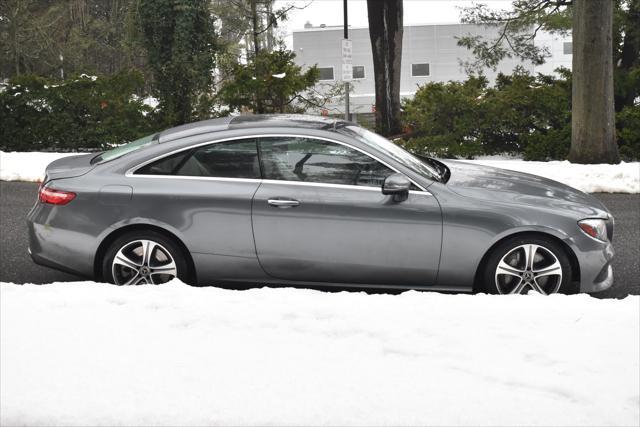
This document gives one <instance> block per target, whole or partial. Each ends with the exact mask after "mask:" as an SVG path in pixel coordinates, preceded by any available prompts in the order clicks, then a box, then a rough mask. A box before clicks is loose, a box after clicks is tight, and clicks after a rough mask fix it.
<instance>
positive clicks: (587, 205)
mask: <svg viewBox="0 0 640 427" xmlns="http://www.w3.org/2000/svg"><path fill="white" fill-rule="evenodd" d="M442 162H443V163H444V164H445V165H447V167H449V169H450V170H451V177H450V178H449V181H448V182H447V183H446V185H447V187H449V188H450V189H451V190H452V191H454V192H456V193H458V194H459V195H461V196H466V197H474V198H478V199H482V200H494V201H498V202H509V203H518V204H526V205H536V206H540V205H541V204H544V205H546V206H547V207H557V208H562V209H567V208H570V209H573V210H579V211H580V212H581V214H583V215H591V216H602V215H603V214H604V215H606V214H607V213H608V210H607V208H606V207H605V206H604V205H603V204H602V203H601V202H600V201H599V200H598V199H596V198H595V197H593V196H591V195H590V194H587V193H583V192H582V191H580V190H576V189H575V188H573V187H569V186H568V185H565V184H561V183H559V182H557V181H553V180H551V179H547V178H543V177H540V176H536V175H531V174H528V173H523V172H516V171H511V170H506V169H499V168H495V167H490V166H482V165H477V164H472V163H467V162H463V161H454V160H442ZM577 207H582V209H576V208H577Z"/></svg>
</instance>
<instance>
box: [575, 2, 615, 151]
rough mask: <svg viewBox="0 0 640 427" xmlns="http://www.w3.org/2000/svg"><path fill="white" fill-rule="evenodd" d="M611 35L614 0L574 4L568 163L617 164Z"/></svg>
mask: <svg viewBox="0 0 640 427" xmlns="http://www.w3.org/2000/svg"><path fill="white" fill-rule="evenodd" d="M612 31H613V0H575V2H574V6H573V88H572V108H571V111H572V121H571V150H570V152H569V160H570V161H571V162H575V163H619V162H620V156H619V154H618V146H617V143H616V134H615V114H614V99H613V55H612V52H613V41H612V36H613V34H612Z"/></svg>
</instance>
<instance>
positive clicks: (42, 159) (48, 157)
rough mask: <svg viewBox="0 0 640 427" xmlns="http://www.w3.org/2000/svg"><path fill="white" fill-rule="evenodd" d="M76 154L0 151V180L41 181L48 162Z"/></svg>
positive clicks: (75, 154)
mask: <svg viewBox="0 0 640 427" xmlns="http://www.w3.org/2000/svg"><path fill="white" fill-rule="evenodd" d="M78 154H79V153H39V152H30V153H22V152H16V151H12V152H4V151H0V180H2V181H36V182H38V181H42V179H43V178H44V170H45V169H46V167H47V165H48V164H49V163H51V162H53V161H54V160H58V159H60V158H62V157H67V156H77V155H78Z"/></svg>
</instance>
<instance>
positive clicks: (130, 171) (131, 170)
mask: <svg viewBox="0 0 640 427" xmlns="http://www.w3.org/2000/svg"><path fill="white" fill-rule="evenodd" d="M269 137H276V138H277V137H289V138H307V139H317V140H320V141H327V142H332V143H334V144H338V145H343V146H345V147H349V148H351V149H353V150H356V151H359V152H360V153H362V154H364V155H365V156H369V157H371V158H372V159H374V160H375V161H377V162H380V163H382V164H383V165H385V166H386V167H388V168H389V169H391V170H392V171H394V172H395V173H402V172H400V171H398V170H397V169H396V168H394V167H393V166H391V165H389V164H388V163H387V162H385V161H383V160H380V159H379V158H378V157H376V156H374V155H372V154H371V153H368V152H366V151H364V150H362V149H360V148H358V147H354V146H353V145H351V144H348V143H346V142H342V141H336V140H335V139H330V138H325V137H323V136H309V135H300V134H286V133H282V134H280V133H277V134H255V135H243V136H234V137H228V138H222V139H216V140H213V141H207V142H200V143H198V144H194V145H191V146H189V147H182V148H178V149H176V150H173V151H170V152H168V153H164V154H161V155H159V156H156V157H154V158H152V159H149V160H147V161H145V162H142V163H140V164H138V165H136V166H133V167H131V168H129V169H128V170H127V171H126V172H125V174H124V175H125V176H126V177H127V178H137V177H142V178H178V179H185V178H186V179H205V180H218V181H238V182H242V181H245V182H255V181H265V182H267V181H268V182H286V183H302V184H321V185H339V186H341V187H357V188H363V187H364V188H373V189H379V188H378V187H366V186H362V185H347V184H328V183H326V184H325V183H321V182H304V181H285V180H268V179H265V180H263V179H259V178H221V177H208V176H178V175H142V174H141V175H136V174H135V171H136V170H138V169H140V168H142V167H144V166H146V165H148V164H149V163H153V162H155V161H158V160H162V159H163V158H165V157H169V156H171V155H173V154H176V153H179V152H182V151H186V150H192V149H194V148H198V147H202V146H205V145H210V144H217V143H220V142H226V141H234V140H242V139H256V138H269ZM402 175H404V176H407V175H406V174H404V173H402ZM407 179H409V181H411V183H412V184H413V185H415V186H416V187H418V188H419V189H420V191H416V190H411V191H410V193H420V192H427V193H429V192H428V191H427V189H426V188H424V187H423V186H422V185H420V184H418V183H417V182H415V181H414V180H413V179H411V178H410V177H408V176H407ZM429 194H430V193H429Z"/></svg>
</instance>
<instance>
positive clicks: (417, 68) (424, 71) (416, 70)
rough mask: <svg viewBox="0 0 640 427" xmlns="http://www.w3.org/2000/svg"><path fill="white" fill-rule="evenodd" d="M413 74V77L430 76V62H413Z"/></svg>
mask: <svg viewBox="0 0 640 427" xmlns="http://www.w3.org/2000/svg"><path fill="white" fill-rule="evenodd" d="M411 76H412V77H428V76H429V64H426V63H425V64H411Z"/></svg>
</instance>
